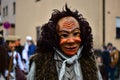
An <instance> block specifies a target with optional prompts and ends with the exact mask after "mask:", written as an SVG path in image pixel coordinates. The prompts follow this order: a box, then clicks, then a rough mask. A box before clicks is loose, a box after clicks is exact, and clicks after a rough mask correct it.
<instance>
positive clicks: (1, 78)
mask: <svg viewBox="0 0 120 80" xmlns="http://www.w3.org/2000/svg"><path fill="white" fill-rule="evenodd" d="M6 68H7V50H6V48H5V47H4V46H3V36H2V35H1V34H0V80H5V75H4V73H5V70H6Z"/></svg>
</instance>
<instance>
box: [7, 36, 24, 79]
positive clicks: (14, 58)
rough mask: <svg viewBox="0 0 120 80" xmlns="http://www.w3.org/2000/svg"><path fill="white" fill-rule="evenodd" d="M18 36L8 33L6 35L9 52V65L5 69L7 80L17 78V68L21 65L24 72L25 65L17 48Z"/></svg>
mask: <svg viewBox="0 0 120 80" xmlns="http://www.w3.org/2000/svg"><path fill="white" fill-rule="evenodd" d="M16 40H17V38H16V36H15V35H8V36H7V37H6V42H5V44H6V48H7V51H8V52H7V54H8V66H7V69H6V71H5V76H6V79H7V80H16V73H15V69H16V68H17V67H19V68H20V69H21V70H22V71H23V72H24V67H23V64H22V60H21V57H20V54H19V53H18V52H17V51H16V50H15V47H16V44H15V42H16Z"/></svg>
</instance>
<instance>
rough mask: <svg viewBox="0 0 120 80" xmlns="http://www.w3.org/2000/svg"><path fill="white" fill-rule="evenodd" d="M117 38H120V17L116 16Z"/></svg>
mask: <svg viewBox="0 0 120 80" xmlns="http://www.w3.org/2000/svg"><path fill="white" fill-rule="evenodd" d="M116 38H119V39H120V17H116Z"/></svg>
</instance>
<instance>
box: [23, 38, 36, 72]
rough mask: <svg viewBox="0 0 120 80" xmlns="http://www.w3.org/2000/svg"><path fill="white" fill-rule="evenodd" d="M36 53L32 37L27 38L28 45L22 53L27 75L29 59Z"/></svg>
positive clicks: (26, 44)
mask: <svg viewBox="0 0 120 80" xmlns="http://www.w3.org/2000/svg"><path fill="white" fill-rule="evenodd" d="M34 52H35V45H34V44H33V40H32V37H31V36H26V43H25V45H24V49H23V51H22V58H23V61H24V65H25V66H24V68H25V71H26V73H28V70H29V57H30V55H32V54H33V53H34Z"/></svg>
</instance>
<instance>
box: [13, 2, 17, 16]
mask: <svg viewBox="0 0 120 80" xmlns="http://www.w3.org/2000/svg"><path fill="white" fill-rule="evenodd" d="M15 13H16V3H15V2H13V14H15Z"/></svg>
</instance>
